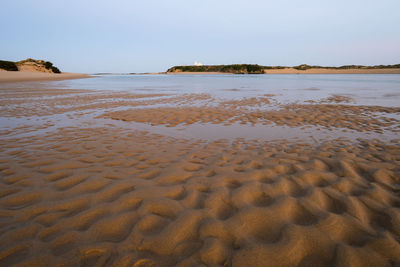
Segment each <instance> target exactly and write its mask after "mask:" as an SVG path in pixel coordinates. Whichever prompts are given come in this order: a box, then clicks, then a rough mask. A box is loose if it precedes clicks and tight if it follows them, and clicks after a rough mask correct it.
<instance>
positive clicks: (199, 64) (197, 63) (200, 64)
mask: <svg viewBox="0 0 400 267" xmlns="http://www.w3.org/2000/svg"><path fill="white" fill-rule="evenodd" d="M194 65H195V66H203V65H204V64H203V63H200V62H197V61H195V62H194Z"/></svg>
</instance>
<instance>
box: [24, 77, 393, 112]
mask: <svg viewBox="0 0 400 267" xmlns="http://www.w3.org/2000/svg"><path fill="white" fill-rule="evenodd" d="M45 84H46V86H50V87H54V88H69V89H100V90H117V91H121V90H122V91H130V92H133V93H172V94H184V93H208V94H211V95H212V96H215V97H221V98H242V97H254V96H262V95H264V94H274V95H276V97H275V98H276V99H277V100H278V101H279V102H282V103H288V102H303V101H307V100H320V99H323V98H326V97H329V96H331V95H334V94H337V95H344V96H350V97H352V98H354V100H355V103H352V104H357V105H380V106H391V107H398V106H400V75H396V74H388V75H385V74H378V75H373V74H368V75H363V74H345V75H336V74H331V75H321V74H318V75H105V76H97V77H95V78H91V79H80V80H65V81H54V82H46V83H45ZM33 85H34V86H35V87H37V86H39V85H38V84H35V83H31V84H29V85H26V86H33ZM21 86H23V85H21Z"/></svg>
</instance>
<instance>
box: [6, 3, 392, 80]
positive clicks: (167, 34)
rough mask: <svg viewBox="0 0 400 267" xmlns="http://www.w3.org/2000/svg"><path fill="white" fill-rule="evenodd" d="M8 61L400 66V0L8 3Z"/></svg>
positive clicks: (130, 68)
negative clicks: (26, 59) (32, 59)
mask: <svg viewBox="0 0 400 267" xmlns="http://www.w3.org/2000/svg"><path fill="white" fill-rule="evenodd" d="M0 10H1V13H2V15H1V16H0V34H1V35H0V36H1V37H0V60H11V61H18V60H21V59H25V58H35V59H44V60H49V61H51V62H53V63H54V65H55V66H57V67H59V68H60V69H61V71H69V72H85V73H96V72H115V73H119V72H159V71H165V70H167V69H168V68H169V67H172V66H174V65H192V64H193V63H194V62H195V61H198V62H201V63H203V64H210V65H211V64H234V63H238V64H240V63H250V64H260V65H267V66H269V65H285V66H293V65H299V64H303V63H306V64H310V65H324V66H340V65H348V64H361V65H377V64H399V63H400V26H399V25H400V15H399V14H400V13H399V10H400V1H399V0H380V1H376V0H335V1H328V0H291V1H289V0H279V1H277V0H274V1H269V0H264V1H262V0H241V1H237V0H229V1H228V0H201V1H199V0H169V1H166V0H146V1H143V0H141V1H137V0H112V1H111V0H96V1H91V0H68V1H55V0H1V2H0Z"/></svg>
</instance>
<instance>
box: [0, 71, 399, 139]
mask: <svg viewBox="0 0 400 267" xmlns="http://www.w3.org/2000/svg"><path fill="white" fill-rule="evenodd" d="M2 88H3V89H5V90H3V91H1V89H2ZM14 88H15V89H23V91H24V90H27V91H29V89H32V91H35V90H38V89H39V90H41V89H67V90H68V89H79V90H82V89H83V90H84V91H85V90H88V91H87V92H88V94H86V93H85V94H82V91H79V92H76V94H75V93H73V92H72V93H71V92H69V93H68V95H69V97H75V98H76V99H77V100H76V101H75V100H74V101H73V102H65V103H62V101H60V102H54V103H53V104H52V105H53V106H52V107H47V108H50V112H52V111H51V110H52V109H54V108H61V107H62V108H66V109H68V108H71V110H70V111H68V112H63V113H62V114H60V113H55V114H52V115H50V114H47V115H46V116H35V115H33V114H30V113H29V112H28V113H26V115H23V116H22V117H20V116H14V117H9V116H6V114H1V112H0V130H1V131H2V133H3V134H5V135H8V137H16V136H31V135H35V134H39V133H47V132H51V131H55V130H57V129H60V128H64V127H88V126H95V125H93V123H94V124H99V125H105V124H107V123H112V124H114V125H116V126H117V127H123V128H128V129H131V130H142V131H150V132H153V133H159V134H164V135H168V136H174V137H180V138H196V139H206V140H210V139H223V138H227V139H235V138H246V139H257V140H278V139H292V140H311V141H321V140H325V139H335V138H340V137H343V138H348V139H352V140H355V139H357V138H367V139H368V138H378V139H380V140H386V141H388V140H393V139H397V138H399V136H398V135H399V134H398V132H392V131H385V132H384V133H382V134H377V133H372V132H364V133H361V132H357V131H353V130H346V131H343V129H332V128H331V129H323V128H317V127H314V126H310V125H308V126H307V127H289V126H278V125H274V124H271V125H268V126H266V125H262V124H257V125H250V124H249V125H246V124H244V125H243V124H239V123H235V124H233V125H230V126H225V125H216V124H204V123H200V124H192V125H178V127H172V128H170V127H166V126H162V125H159V126H152V125H150V124H148V123H137V122H133V121H130V122H122V121H115V120H111V119H99V117H101V115H102V114H103V113H104V112H105V111H115V110H126V109H130V108H132V106H130V105H120V106H118V105H117V106H112V107H111V106H107V107H106V106H102V107H100V106H98V107H93V108H88V109H85V110H86V113H87V115H82V114H81V113H82V112H81V111H79V110H77V111H76V112H75V111H74V110H75V109H74V108H73V107H79V104H78V101H79V99H80V97H81V96H82V95H96V94H97V92H96V91H91V90H101V91H103V93H104V91H105V92H110V93H114V92H120V91H128V92H130V93H134V94H150V95H149V96H150V97H143V98H140V101H146V100H151V99H153V100H157V99H168V98H169V96H160V97H157V96H154V94H167V95H169V94H170V95H171V97H175V96H179V95H183V94H208V95H210V96H211V97H210V98H204V99H195V100H194V102H193V103H186V104H187V105H204V104H210V105H212V104H213V103H217V102H219V101H218V100H221V101H222V100H229V99H240V98H250V97H257V96H264V95H268V97H267V98H268V99H270V100H271V101H272V103H271V104H270V105H268V104H267V105H265V106H262V109H264V110H268V109H275V108H277V107H276V105H275V104H277V103H279V104H286V103H295V102H296V103H308V101H310V100H311V101H323V100H324V99H327V98H328V97H330V96H332V95H340V96H347V97H351V99H352V101H351V102H349V103H344V104H350V105H374V106H386V107H399V103H400V75H361V74H355V75H105V76H96V77H94V78H91V79H77V80H64V81H48V82H21V83H13V84H10V83H9V84H0V92H1V93H2V96H3V98H4V99H3V100H5V99H8V100H5V101H6V102H7V101H11V100H12V101H17V102H14V104H13V105H10V103H8V102H7V103H8V104H7V103H3V104H6V106H8V107H9V108H11V109H21V108H22V109H25V112H27V111H29V110H32V111H33V110H36V111H37V110H39V111H40V110H42V109H43V110H45V109H46V105H43V104H39V105H38V104H35V101H39V102H40V100H43V99H49V100H57V99H58V98H59V97H61V96H62V95H59V94H58V93H57V94H56V95H54V96H53V95H52V94H47V93H45V94H44V95H40V94H39V95H38V96H36V95H31V96H28V95H25V94H23V93H22V94H17V95H13V96H10V95H8V94H9V93H6V92H13V89H14ZM6 89H12V90H6ZM68 91H69V90H68ZM66 92H67V91H66ZM269 95H274V96H273V97H270V96H269ZM21 97H22V98H25V97H27V98H26V99H25V100H22V102H18V101H19V99H20V98H21ZM212 99H214V100H217V102H213V100H212ZM118 101H124V98H123V96H122V97H121V96H118V95H115V96H113V97H112V98H102V97H100V98H96V99H92V100H90V102H85V101H83V102H82V105H83V104H84V103H85V104H88V103H90V104H96V103H99V104H101V103H112V102H118ZM39 102H38V103H39ZM15 103H20V104H15ZM56 103H57V104H56ZM40 105H42V106H40ZM175 105H176V103H175V102H168V101H167V102H166V103H159V104H157V103H153V104H152V105H149V106H146V105H145V106H140V105H137V106H135V107H136V108H140V107H150V108H154V107H159V106H175ZM99 107H100V109H99ZM247 108H249V109H252V108H255V109H258V108H260V107H259V106H258V107H257V106H248V107H247ZM89 113H90V115H88V114H89ZM380 115H381V116H384V117H387V118H395V119H399V116H400V114H396V113H391V114H386V113H382V114H380ZM78 118H79V119H78ZM94 118H96V119H94ZM8 133H9V134H8ZM11 133H12V134H11ZM3 137H4V138H5V136H3Z"/></svg>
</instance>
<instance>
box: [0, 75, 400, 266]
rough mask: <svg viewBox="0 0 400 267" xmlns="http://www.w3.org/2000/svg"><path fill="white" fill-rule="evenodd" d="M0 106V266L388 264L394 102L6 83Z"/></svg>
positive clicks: (394, 206) (397, 157) (398, 204)
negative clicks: (249, 134)
mask: <svg viewBox="0 0 400 267" xmlns="http://www.w3.org/2000/svg"><path fill="white" fill-rule="evenodd" d="M1 75H2V73H1V72H0V77H1ZM16 75H17V74H16ZM61 75H63V74H61ZM66 75H68V74H66ZM71 75H72V76H73V74H71ZM55 76H59V75H58V74H55V75H54V77H55ZM72 76H69V77H71V78H72ZM36 77H38V76H36ZM40 77H44V76H42V75H40ZM46 77H48V76H46ZM51 77H53V76H51ZM62 77H67V76H62ZM0 79H1V78H0ZM72 88H74V87H72ZM0 114H1V122H2V124H3V125H5V124H7V125H8V126H7V127H3V128H2V129H1V131H0V136H1V138H0V241H1V242H0V265H1V266H135V267H139V266H330V265H332V266H397V265H399V264H400V243H399V240H400V196H399V192H400V117H399V115H400V107H384V106H370V105H351V98H350V97H349V96H345V95H332V96H329V97H325V98H323V99H321V100H319V101H309V102H305V103H289V104H287V103H279V102H277V101H276V99H275V96H274V95H272V94H264V95H262V96H257V97H248V98H240V99H220V98H218V97H215V96H213V95H209V94H200V93H188V94H180V95H178V94H173V93H160V92H157V93H142V94H139V93H132V92H127V91H106V90H83V89H79V88H74V89H65V88H53V87H52V86H51V85H49V86H41V87H35V85H34V84H32V85H31V86H29V87H18V86H16V85H14V84H12V83H9V84H7V85H5V84H3V86H2V87H1V88H0ZM191 127H202V129H205V131H206V132H207V133H206V135H204V136H203V137H202V138H198V137H193V136H191V137H190V135H189V138H184V137H181V135H182V134H183V133H185V132H188V134H190V131H189V130H190V129H192V128H191ZM213 127H220V128H224V129H227V131H231V132H232V131H234V129H239V128H240V127H244V128H245V127H247V128H248V129H253V128H252V127H254V129H258V128H257V127H264V128H265V127H270V128H271V131H273V129H278V130H279V129H283V128H280V127H286V128H285V129H287V130H285V131H287V132H290V131H299V132H303V133H309V132H307V129H308V130H309V131H311V132H312V134H307V136H306V135H304V138H302V136H301V135H297V134H296V135H297V138H294V139H291V138H286V134H285V131H281V133H280V134H279V136H280V137H279V138H273V137H268V134H267V133H268V132H267V133H266V135H265V136H264V139H261V138H259V139H249V138H245V137H238V138H219V137H218V133H217V132H213V131H214V130H213V129H216V128H213ZM229 127H231V128H229ZM235 127H236V128H235ZM247 128H246V129H247ZM193 129H195V130H194V131H197V130H196V129H199V128H193ZM207 129H208V130H207ZM342 135H343V136H347V138H342V137H341V136H342ZM310 136H311V137H310Z"/></svg>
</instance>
